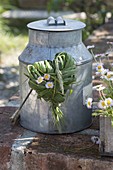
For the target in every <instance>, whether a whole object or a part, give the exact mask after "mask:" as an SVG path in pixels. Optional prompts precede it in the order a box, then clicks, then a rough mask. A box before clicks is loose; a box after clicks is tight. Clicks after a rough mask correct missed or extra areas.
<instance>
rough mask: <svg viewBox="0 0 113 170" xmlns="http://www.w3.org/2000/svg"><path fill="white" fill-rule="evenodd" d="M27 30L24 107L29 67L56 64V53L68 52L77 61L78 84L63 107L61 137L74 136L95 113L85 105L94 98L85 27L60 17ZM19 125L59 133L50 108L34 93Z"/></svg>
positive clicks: (22, 58) (23, 58)
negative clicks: (54, 61) (40, 63)
mask: <svg viewBox="0 0 113 170" xmlns="http://www.w3.org/2000/svg"><path fill="white" fill-rule="evenodd" d="M27 26H28V29H29V43H28V45H27V46H26V48H25V49H24V51H23V52H22V54H21V55H20V56H19V67H20V99H21V103H22V102H23V100H24V99H25V97H26V96H27V94H28V92H29V90H30V87H29V85H28V80H27V78H26V76H25V75H24V73H26V66H27V65H28V64H33V63H34V62H37V61H43V60H53V59H54V56H55V55H56V53H59V52H66V53H68V54H70V55H71V56H72V57H73V58H74V59H75V60H76V64H77V73H76V74H77V81H78V82H79V84H78V85H76V84H75V85H73V93H72V94H71V95H70V96H68V98H67V99H66V100H65V102H64V103H62V106H61V109H62V110H63V113H64V119H65V121H64V124H63V125H62V127H61V132H60V133H73V132H77V131H81V130H83V129H85V128H87V127H89V126H90V125H91V122H92V116H91V112H92V110H91V109H88V108H87V107H86V105H85V101H86V98H88V97H92V55H91V54H90V53H89V51H88V50H87V48H86V47H85V45H84V44H83V42H82V29H83V28H84V27H85V24H84V23H83V22H80V21H76V20H68V19H66V20H65V21H64V20H63V19H62V18H61V17H58V18H56V19H54V18H53V17H49V18H48V19H47V20H39V21H35V22H31V23H29V24H28V25H27ZM20 124H21V125H22V126H23V127H25V128H27V129H29V130H32V131H36V132H41V133H48V134H58V133H59V131H58V129H57V127H56V126H55V124H54V122H53V119H52V113H51V109H50V106H49V104H48V103H47V102H46V101H44V100H40V99H37V94H36V92H35V91H32V93H31V95H30V96H29V98H28V99H27V101H26V102H25V104H24V106H23V107H22V109H21V112H20Z"/></svg>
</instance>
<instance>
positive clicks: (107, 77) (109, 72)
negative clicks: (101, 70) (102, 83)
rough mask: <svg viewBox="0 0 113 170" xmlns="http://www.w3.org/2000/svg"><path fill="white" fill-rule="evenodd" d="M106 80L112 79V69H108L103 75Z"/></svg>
mask: <svg viewBox="0 0 113 170" xmlns="http://www.w3.org/2000/svg"><path fill="white" fill-rule="evenodd" d="M105 79H106V80H113V71H108V72H107V74H106V76H105Z"/></svg>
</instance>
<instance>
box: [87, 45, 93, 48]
mask: <svg viewBox="0 0 113 170" xmlns="http://www.w3.org/2000/svg"><path fill="white" fill-rule="evenodd" d="M90 48H95V46H94V45H88V46H87V49H90Z"/></svg>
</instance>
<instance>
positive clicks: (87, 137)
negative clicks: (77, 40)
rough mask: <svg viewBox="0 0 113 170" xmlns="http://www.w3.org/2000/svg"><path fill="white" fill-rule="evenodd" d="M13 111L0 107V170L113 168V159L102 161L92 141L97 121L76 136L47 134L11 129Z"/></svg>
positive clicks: (16, 126) (17, 126)
mask: <svg viewBox="0 0 113 170" xmlns="http://www.w3.org/2000/svg"><path fill="white" fill-rule="evenodd" d="M16 109H17V108H16V107H11V106H10V107H9V106H7V107H1V108H0V170H63V169H64V170H74V169H76V170H80V169H82V170H96V169H99V170H101V169H102V170H104V169H105V170H112V169H113V159H112V158H101V157H100V155H99V149H98V145H95V144H94V143H92V141H91V136H92V135H98V134H99V131H98V130H99V126H98V122H99V120H98V118H94V119H93V125H92V126H91V127H90V128H89V129H86V130H84V131H81V132H79V133H73V134H65V135H48V134H39V133H34V132H31V131H29V130H26V129H23V128H22V127H21V126H20V125H19V124H17V125H15V126H12V125H11V123H10V119H9V118H10V116H11V115H12V114H13V112H14V111H15V110H16Z"/></svg>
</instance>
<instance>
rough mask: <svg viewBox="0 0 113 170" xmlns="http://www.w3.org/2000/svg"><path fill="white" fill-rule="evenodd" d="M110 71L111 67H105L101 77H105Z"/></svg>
mask: <svg viewBox="0 0 113 170" xmlns="http://www.w3.org/2000/svg"><path fill="white" fill-rule="evenodd" d="M108 72H109V69H103V70H102V71H101V78H102V79H104V78H105V77H106V74H107V73H108Z"/></svg>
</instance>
